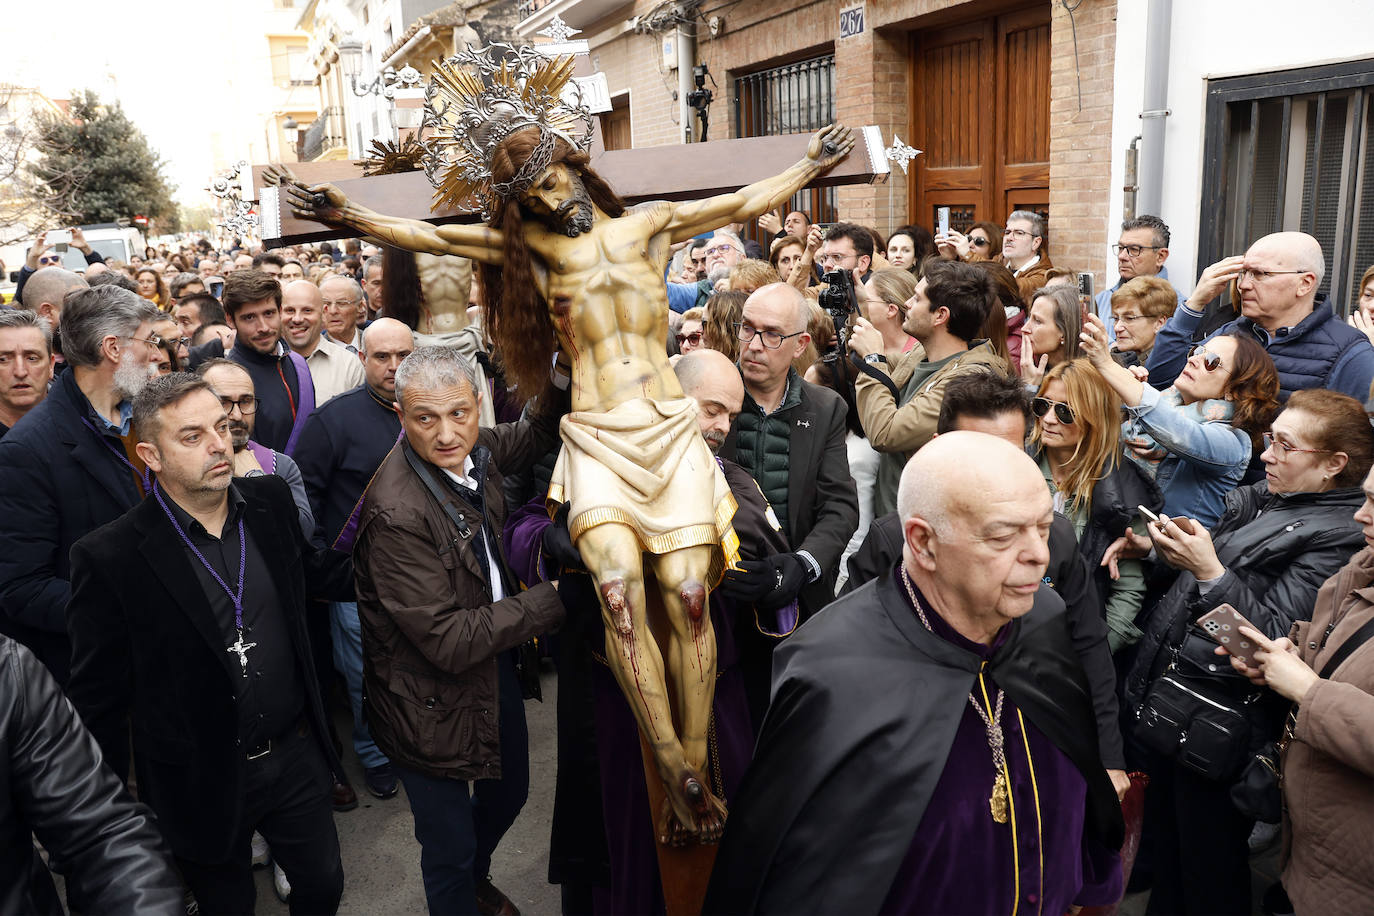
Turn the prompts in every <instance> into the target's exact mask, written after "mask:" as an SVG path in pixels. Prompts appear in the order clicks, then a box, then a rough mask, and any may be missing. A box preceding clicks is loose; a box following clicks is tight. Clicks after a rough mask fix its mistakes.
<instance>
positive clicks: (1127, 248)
mask: <svg viewBox="0 0 1374 916" xmlns="http://www.w3.org/2000/svg"><path fill="white" fill-rule="evenodd" d="M1163 247H1164V246H1163V245H1112V246H1111V249H1112V253H1113V254H1115V255H1118V256H1120V255H1121V254H1122V253H1123V252H1124V253H1125V254H1126V256H1127V257H1129V258H1130V259H1131V260H1132V261H1134V260H1135V259H1136V258H1138V257H1140V255H1141V254H1142V253H1144V252H1146V251H1159V250H1160V249H1161V248H1163Z"/></svg>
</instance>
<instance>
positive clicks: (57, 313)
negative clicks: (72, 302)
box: [21, 267, 90, 328]
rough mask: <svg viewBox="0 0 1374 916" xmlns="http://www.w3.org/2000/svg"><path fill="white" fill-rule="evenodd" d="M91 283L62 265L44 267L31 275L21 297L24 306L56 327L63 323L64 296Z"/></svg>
mask: <svg viewBox="0 0 1374 916" xmlns="http://www.w3.org/2000/svg"><path fill="white" fill-rule="evenodd" d="M89 285H90V284H88V283H87V282H86V281H85V280H83V279H82V278H81V275H80V274H75V273H72V272H71V271H70V270H64V269H62V268H61V267H44V268H43V269H42V270H39V271H36V272H35V273H34V275H33V276H31V277H29V282H28V283H25V284H24V295H23V296H22V297H21V298H22V299H23V300H24V308H26V309H28V310H29V311H31V312H36V313H37V314H38V316H39V317H40V318H46V319H48V320H49V321H50V322H52V326H53V327H54V328H56V327H58V326H59V325H60V324H61V323H62V297H64V296H66V295H67V293H69V292H70V291H72V290H74V289H85V288H86V287H88V286H89Z"/></svg>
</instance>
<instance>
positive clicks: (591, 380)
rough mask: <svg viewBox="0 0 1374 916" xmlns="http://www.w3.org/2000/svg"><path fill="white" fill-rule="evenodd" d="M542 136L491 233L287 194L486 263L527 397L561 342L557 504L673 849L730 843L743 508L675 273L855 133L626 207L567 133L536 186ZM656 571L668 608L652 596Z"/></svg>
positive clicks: (313, 194)
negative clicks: (725, 606) (730, 660)
mask: <svg viewBox="0 0 1374 916" xmlns="http://www.w3.org/2000/svg"><path fill="white" fill-rule="evenodd" d="M541 131H543V128H540V127H538V126H535V127H528V128H524V129H521V130H516V131H514V132H512V133H510V134H508V135H507V136H506V137H505V138H504V139H503V140H501V142H500V143H499V144H497V145H496V147H495V150H494V152H493V154H492V157H491V160H490V167H491V177H492V180H493V181H494V182H496V183H498V185H499V186H505V187H511V186H514V188H515V190H513V191H512V192H511V193H510V194H509V195H508V196H505V197H502V198H501V199H500V200H499V202H498V205H497V207H496V208H495V210H494V211H493V213H492V218H491V220H490V221H489V223H488V225H486V226H471V225H451V226H432V225H430V224H428V223H425V222H422V221H419V220H411V219H400V218H395V217H388V216H383V215H381V214H379V213H375V212H373V211H370V210H367V209H364V208H362V207H359V206H356V205H353V204H350V203H349V201H348V200H347V199H346V198H345V197H344V195H343V194H342V193H341V192H340V191H339V190H338V189H337V188H335V187H334V186H332V185H318V186H315V187H311V188H304V187H301V186H299V185H288V186H287V194H288V195H289V197H290V200H291V205H292V207H293V210H294V212H295V213H296V215H297V216H299V217H303V218H307V219H313V220H317V221H320V222H325V223H332V224H335V225H341V226H347V227H350V228H352V229H354V230H356V231H358V232H359V233H366V234H368V235H371V236H374V237H375V238H378V239H381V240H382V241H384V242H386V243H387V244H389V245H394V246H396V247H398V248H404V249H409V250H411V251H419V252H426V253H428V254H433V255H459V256H461V257H465V258H471V259H472V260H473V261H476V262H477V263H478V265H479V270H480V271H481V274H482V282H483V305H484V309H485V316H486V317H485V320H486V324H487V328H488V330H489V333H490V336H491V339H492V341H493V343H494V345H495V350H496V353H497V354H498V356H499V358H500V359H501V360H502V362H503V363H504V365H505V367H506V371H507V378H508V380H511V381H514V382H515V383H516V385H517V386H518V392H519V393H520V394H522V395H524V396H526V397H528V396H531V395H534V394H537V393H538V392H539V391H541V390H542V389H543V387H544V385H545V384H546V382H547V379H548V373H549V366H550V364H551V361H552V359H553V356H554V353H555V349H557V350H559V351H561V352H562V354H564V355H565V356H566V357H567V358H568V360H569V361H570V363H571V375H572V392H571V394H572V412H571V413H569V414H568V415H567V416H566V417H564V419H563V421H562V425H561V432H562V436H563V440H564V448H563V451H562V453H561V455H560V457H559V460H558V465H557V467H556V468H555V471H554V478H553V483H552V485H551V487H550V499H551V500H554V501H561V502H567V503H568V504H569V513H568V520H569V530H570V533H571V535H572V538H573V541H574V543H575V544H576V545H577V548H578V550H579V552H580V553H581V555H582V558H583V561H584V563H585V564H586V567H587V569H588V571H589V572H590V573H591V575H592V577H593V579H594V580H595V582H596V585H597V588H598V591H599V594H600V600H601V610H602V615H603V619H604V622H605V626H606V658H607V661H608V662H609V664H610V667H611V669H612V671H613V672H614V673H615V677H616V679H617V681H618V682H619V684H620V687H621V689H622V690H623V691H624V694H625V696H626V698H627V699H628V701H629V703H630V706H631V708H632V709H633V712H634V715H635V719H636V720H637V722H638V724H639V728H640V731H641V733H642V734H643V735H644V737H645V738H646V740H647V741H648V742H649V744H650V746H651V748H652V751H653V757H654V761H655V764H656V767H657V770H658V774H659V776H660V778H661V779H662V781H663V785H664V788H665V790H666V792H667V803H666V804H665V806H664V809H663V810H662V811H661V812H660V815H659V820H658V825H657V833H658V836H659V839H660V841H662V842H665V843H668V844H685V843H687V842H690V841H692V840H698V841H701V842H714V841H715V840H717V839H718V838H719V836H720V833H721V831H722V829H723V827H724V817H725V809H724V806H723V805H722V804H721V802H720V801H719V800H718V799H717V798H716V797H715V796H714V794H713V793H712V792H711V791H710V788H709V785H708V780H707V779H706V778H705V777H704V776H703V775H702V774H703V772H704V770H705V765H706V754H707V743H706V742H707V728H708V724H709V718H710V712H711V697H712V691H713V688H714V680H715V667H716V661H715V638H714V634H713V633H712V631H711V617H710V615H709V614H708V613H707V589H708V583H709V582H711V581H712V574H713V573H714V574H715V575H716V576H718V575H719V573H720V571H721V557H722V555H721V549H720V544H721V541H720V534H721V532H722V531H723V530H729V528H728V520H729V517H730V513H732V511H733V505H732V504H731V503H732V501H731V500H730V498H729V491H728V488H727V487H726V486H725V483H724V479H723V476H722V475H721V474H720V472H719V469H718V468H717V466H716V464H715V462H714V460H713V458H712V456H711V454H710V451H709V449H707V447H706V444H705V441H704V440H703V439H702V438H701V435H700V433H699V431H698V425H697V421H696V402H695V401H692V400H690V399H688V398H686V397H684V395H683V393H682V389H681V388H680V387H679V386H678V383H677V378H676V376H675V375H674V374H673V370H672V368H671V366H670V365H669V362H668V357H667V351H666V347H665V344H666V340H667V333H668V299H667V293H666V290H665V287H664V281H663V276H664V269H665V267H666V265H667V263H668V259H669V256H670V251H671V246H672V245H673V243H675V242H682V241H686V240H687V239H690V238H692V237H693V236H695V235H698V234H700V233H702V232H706V231H710V230H713V229H716V228H717V227H720V226H723V225H725V224H726V223H731V222H748V221H750V220H753V219H755V218H756V217H758V216H759V215H760V214H762V213H763V212H765V211H767V210H773V209H776V208H777V207H778V206H780V205H781V204H782V203H783V202H784V201H786V200H787V199H788V198H789V197H791V196H792V195H793V194H794V193H796V191H797V190H799V189H800V188H802V187H803V186H804V185H806V184H807V183H808V182H810V181H812V180H814V179H815V178H816V177H817V176H819V175H820V174H821V173H822V172H824V171H825V170H826V169H828V168H829V167H830V166H832V165H834V164H835V163H836V162H838V161H839V160H840V159H842V158H844V156H845V155H847V154H848V152H849V150H850V149H851V148H852V147H853V146H854V139H853V135H852V133H851V131H850V130H849V129H847V128H844V127H840V126H838V125H832V126H830V127H827V128H825V129H823V130H821V131H819V132H818V133H817V134H816V135H815V136H814V137H813V138H812V140H811V144H810V147H809V148H808V150H807V154H806V157H805V158H804V159H802V160H800V161H799V162H797V163H796V164H795V165H793V166H792V167H791V168H789V169H787V170H786V171H785V172H783V173H782V174H781V175H777V176H775V177H772V178H768V179H765V180H763V181H759V182H756V183H754V184H751V185H749V186H747V187H744V188H741V189H740V190H739V191H737V192H735V193H732V194H722V195H719V196H717V197H712V198H709V199H707V200H700V201H692V202H683V203H671V202H666V201H659V202H651V203H645V204H641V205H639V206H636V207H633V208H630V209H626V208H625V207H624V205H623V204H621V203H620V201H619V200H618V199H617V198H616V196H615V194H614V192H613V191H611V189H610V188H609V187H608V186H607V185H606V183H605V182H604V181H603V180H602V179H601V178H600V177H599V176H597V175H596V173H594V172H593V171H591V169H590V168H589V167H588V161H589V159H588V156H587V155H586V154H585V153H583V152H579V151H577V150H576V149H575V148H574V147H573V146H572V145H571V144H568V143H566V142H565V141H564V140H563V139H562V138H561V137H558V138H557V139H556V141H555V149H554V152H553V155H552V159H551V161H550V164H549V165H548V166H547V167H545V168H544V169H542V170H541V171H539V172H537V173H536V174H534V175H533V176H526V177H525V179H524V180H520V178H521V169H522V167H524V166H525V165H526V163H527V162H528V161H529V159H530V157H531V155H534V154H535V153H536V149H537V148H538V147H539V145H540V143H541V142H543V143H545V144H547V142H548V139H549V136H548V135H547V134H545V133H541ZM527 171H529V170H527ZM722 513H723V520H724V523H725V524H724V525H721V524H719V522H720V521H721V520H722ZM646 561H647V569H648V571H649V572H651V573H652V577H651V579H650V582H651V583H653V586H654V587H655V588H656V589H657V591H658V592H659V594H660V595H661V598H662V613H661V614H659V613H655V612H653V611H651V609H650V607H651V605H650V603H649V602H648V601H647V600H646V591H645V589H646ZM713 564H714V568H713ZM660 617H662V618H663V619H659V618H660ZM665 669H666V670H665Z"/></svg>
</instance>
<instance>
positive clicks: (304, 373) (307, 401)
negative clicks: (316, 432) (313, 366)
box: [283, 347, 315, 455]
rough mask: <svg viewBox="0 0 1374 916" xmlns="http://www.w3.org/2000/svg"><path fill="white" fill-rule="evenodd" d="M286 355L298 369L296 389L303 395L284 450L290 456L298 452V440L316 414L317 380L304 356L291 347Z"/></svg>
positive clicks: (297, 406)
mask: <svg viewBox="0 0 1374 916" xmlns="http://www.w3.org/2000/svg"><path fill="white" fill-rule="evenodd" d="M286 355H287V356H288V357H290V358H291V365H293V366H295V367H296V387H297V389H299V391H300V394H301V399H300V403H299V404H297V405H296V419H295V421H294V422H292V424H291V435H290V436H287V438H286V448H285V449H284V450H283V451H285V452H286V454H288V455H290V454H292V453H293V452H295V451H296V440H297V439H299V438H300V435H301V430H302V429H304V428H305V421H306V420H307V419H308V418H309V417H310V415H311V414H312V413H314V412H315V380H314V379H313V378H311V377H310V364H309V363H307V362H306V361H305V357H304V356H301V355H300V354H299V353H297V352H296V351H295V350H292V349H291V348H290V347H287V349H286Z"/></svg>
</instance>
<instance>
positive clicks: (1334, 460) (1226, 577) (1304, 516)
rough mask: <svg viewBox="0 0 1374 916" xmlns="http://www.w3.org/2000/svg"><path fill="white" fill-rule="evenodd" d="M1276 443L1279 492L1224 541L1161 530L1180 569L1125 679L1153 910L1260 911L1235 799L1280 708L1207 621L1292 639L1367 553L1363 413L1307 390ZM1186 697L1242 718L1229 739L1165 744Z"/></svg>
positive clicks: (1223, 531)
mask: <svg viewBox="0 0 1374 916" xmlns="http://www.w3.org/2000/svg"><path fill="white" fill-rule="evenodd" d="M1264 438H1265V443H1266V445H1267V448H1266V449H1265V451H1264V453H1263V454H1262V455H1261V456H1260V457H1261V459H1262V460H1263V461H1264V464H1265V470H1266V474H1265V477H1266V479H1265V481H1264V482H1262V483H1256V484H1252V485H1250V486H1246V487H1241V488H1240V489H1237V490H1233V491H1232V492H1231V494H1230V495H1229V496H1227V498H1226V509H1225V513H1224V514H1223V515H1222V518H1221V520H1220V521H1219V522H1218V523H1217V524H1216V525H1215V526H1214V527H1213V528H1212V529H1211V531H1210V532H1209V531H1208V529H1207V528H1206V527H1205V526H1204V525H1202V524H1201V523H1200V522H1198V521H1196V520H1190V519H1172V518H1169V517H1168V516H1162V517H1161V518H1160V520H1159V521H1158V522H1151V523H1150V525H1149V528H1148V530H1149V535H1150V538H1151V539H1152V540H1153V542H1154V546H1155V550H1156V552H1157V553H1158V555H1159V557H1160V559H1161V560H1163V561H1164V562H1165V563H1167V564H1168V565H1169V566H1172V567H1173V568H1174V569H1177V570H1178V571H1179V573H1178V578H1177V579H1175V580H1174V583H1173V585H1172V586H1171V587H1170V588H1169V589H1168V591H1167V592H1166V593H1165V594H1164V596H1163V597H1162V598H1160V600H1159V601H1158V602H1157V603H1156V604H1155V605H1154V606H1153V607H1152V608H1151V609H1150V610H1149V611H1147V613H1146V615H1145V616H1144V617H1143V618H1142V620H1141V623H1142V628H1143V629H1144V631H1145V635H1144V637H1143V638H1142V639H1141V641H1140V645H1139V651H1138V653H1137V655H1136V658H1135V660H1134V663H1133V664H1132V665H1131V668H1130V671H1129V673H1128V675H1127V677H1126V682H1125V697H1126V704H1127V708H1128V709H1129V710H1130V711H1131V712H1132V713H1133V714H1134V715H1135V716H1136V720H1137V727H1136V738H1137V740H1138V741H1140V742H1142V744H1143V745H1144V746H1146V747H1147V748H1149V755H1148V758H1147V761H1146V769H1147V772H1148V773H1149V774H1150V780H1151V782H1150V791H1149V792H1148V793H1146V800H1145V804H1146V819H1147V820H1149V821H1150V822H1151V823H1152V831H1153V835H1154V838H1155V845H1154V849H1153V864H1154V879H1155V880H1154V888H1153V895H1154V896H1153V897H1152V898H1151V903H1150V910H1149V911H1150V912H1158V913H1239V914H1248V913H1249V912H1250V865H1249V854H1250V850H1249V844H1248V839H1249V836H1250V830H1251V827H1252V826H1253V823H1252V821H1251V820H1250V819H1248V818H1246V817H1245V816H1244V815H1242V814H1241V813H1240V812H1239V811H1238V810H1237V809H1236V808H1235V806H1234V805H1233V804H1232V803H1231V799H1230V788H1231V783H1232V782H1233V781H1234V780H1235V779H1236V778H1237V776H1238V775H1239V772H1240V768H1241V766H1242V765H1243V764H1244V761H1245V759H1246V757H1247V755H1248V752H1249V750H1250V749H1251V748H1252V747H1256V746H1258V745H1260V744H1263V743H1264V741H1265V740H1266V739H1270V738H1275V737H1277V734H1278V730H1279V728H1278V723H1277V722H1276V721H1274V717H1273V714H1272V712H1273V711H1272V709H1271V708H1270V706H1269V704H1267V703H1265V702H1260V701H1258V700H1257V698H1256V697H1255V696H1254V691H1253V688H1252V686H1251V685H1250V684H1247V683H1246V682H1245V681H1244V679H1242V678H1240V677H1237V676H1236V675H1235V673H1234V672H1232V671H1231V670H1230V669H1229V668H1228V667H1226V666H1225V665H1222V664H1221V663H1220V660H1219V659H1218V658H1217V657H1216V655H1215V654H1214V645H1213V643H1212V642H1211V641H1210V640H1208V639H1207V638H1206V637H1205V636H1204V635H1203V633H1202V630H1200V629H1199V628H1198V627H1196V626H1194V625H1193V624H1194V622H1195V621H1196V620H1197V619H1198V618H1199V617H1200V616H1201V615H1203V614H1205V613H1207V612H1208V611H1210V610H1212V609H1213V608H1215V607H1217V606H1218V605H1221V604H1230V605H1231V606H1232V607H1234V608H1235V609H1236V610H1238V611H1239V612H1240V613H1241V614H1242V615H1244V616H1245V617H1246V618H1247V619H1248V620H1249V621H1251V622H1252V623H1253V624H1255V625H1256V626H1258V627H1259V628H1260V629H1261V630H1263V635H1264V636H1265V637H1266V638H1268V639H1278V638H1279V637H1281V636H1284V635H1285V634H1287V633H1288V632H1289V631H1290V630H1291V629H1292V627H1293V624H1294V622H1295V621H1298V620H1304V619H1306V618H1307V617H1308V615H1309V614H1310V613H1311V609H1312V606H1313V603H1314V602H1315V600H1316V597H1317V590H1318V589H1319V588H1320V587H1321V584H1322V583H1323V582H1325V581H1326V580H1327V579H1328V578H1330V577H1331V575H1332V574H1333V573H1335V572H1336V570H1338V569H1340V568H1341V566H1343V565H1344V564H1345V563H1346V561H1347V560H1348V559H1349V558H1350V555H1351V554H1352V553H1354V552H1355V551H1356V550H1358V549H1359V548H1360V547H1362V546H1364V544H1365V539H1364V537H1363V535H1362V534H1361V531H1360V526H1359V525H1358V524H1357V523H1356V522H1355V521H1354V520H1353V519H1352V515H1353V514H1354V512H1355V510H1356V509H1357V508H1359V507H1360V506H1361V505H1362V504H1363V502H1364V500H1365V497H1364V493H1363V492H1362V491H1361V489H1360V484H1361V482H1362V481H1363V480H1364V479H1365V475H1366V474H1368V473H1369V469H1370V465H1371V463H1374V429H1371V428H1370V425H1369V420H1368V418H1367V417H1366V416H1365V413H1364V407H1363V406H1362V405H1361V404H1360V402H1358V401H1356V400H1355V399H1354V398H1351V397H1348V396H1346V395H1343V394H1337V393H1336V392H1332V391H1325V390H1322V389H1309V390H1306V391H1298V392H1295V393H1294V394H1293V395H1292V397H1290V398H1289V399H1288V403H1287V405H1286V407H1285V408H1284V410H1283V412H1282V413H1280V414H1279V415H1278V416H1277V417H1276V418H1275V419H1274V422H1273V425H1272V428H1271V432H1269V433H1267V434H1265V437H1264ZM1180 690H1187V691H1189V692H1190V693H1191V695H1192V696H1194V697H1201V698H1202V700H1201V701H1200V702H1202V703H1204V705H1205V707H1206V708H1208V709H1217V710H1230V711H1232V714H1231V716H1230V718H1231V720H1232V725H1231V727H1230V728H1229V730H1228V731H1225V732H1217V733H1215V734H1212V735H1209V737H1210V738H1212V739H1213V740H1212V741H1211V742H1199V743H1196V744H1195V745H1188V746H1186V747H1185V744H1186V742H1185V743H1180V742H1179V741H1178V737H1179V736H1178V735H1177V734H1176V733H1175V734H1174V735H1173V736H1172V737H1171V740H1169V741H1164V740H1162V739H1161V737H1160V735H1161V731H1160V730H1159V729H1158V728H1152V725H1153V724H1155V723H1158V721H1159V720H1158V718H1157V716H1156V714H1155V713H1154V712H1152V710H1155V711H1157V710H1158V709H1159V708H1160V704H1161V702H1163V701H1164V700H1165V699H1167V697H1168V696H1169V695H1174V696H1175V697H1176V696H1177V693H1178V692H1179V691H1180ZM1166 731H1167V730H1166ZM1190 732H1191V730H1190ZM1200 863H1205V867H1200ZM1357 909H1359V908H1358V907H1357ZM1365 909H1367V907H1365ZM1331 912H1336V911H1331Z"/></svg>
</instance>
